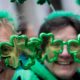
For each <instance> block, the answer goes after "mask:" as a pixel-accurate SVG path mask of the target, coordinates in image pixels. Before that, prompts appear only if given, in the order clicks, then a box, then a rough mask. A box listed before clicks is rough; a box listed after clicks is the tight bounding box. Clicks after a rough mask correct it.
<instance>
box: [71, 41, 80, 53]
mask: <svg viewBox="0 0 80 80" xmlns="http://www.w3.org/2000/svg"><path fill="white" fill-rule="evenodd" d="M79 48H80V46H79V44H78V42H71V43H70V51H71V52H76V51H78V50H79Z"/></svg>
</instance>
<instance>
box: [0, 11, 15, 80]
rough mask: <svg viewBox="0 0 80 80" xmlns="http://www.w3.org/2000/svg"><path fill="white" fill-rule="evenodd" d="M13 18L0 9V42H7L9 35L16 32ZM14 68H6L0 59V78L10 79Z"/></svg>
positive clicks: (2, 79) (3, 79)
mask: <svg viewBox="0 0 80 80" xmlns="http://www.w3.org/2000/svg"><path fill="white" fill-rule="evenodd" d="M15 25H16V23H15V21H14V18H12V17H11V15H10V14H9V13H8V12H7V11H5V10H4V11H2V10H0V42H6V41H7V42H9V38H10V36H11V35H14V34H16V31H15V28H14V27H13V26H15ZM13 73H14V70H13V69H11V68H7V67H6V66H5V64H4V61H3V60H2V59H1V60H0V80H11V78H12V75H13Z"/></svg>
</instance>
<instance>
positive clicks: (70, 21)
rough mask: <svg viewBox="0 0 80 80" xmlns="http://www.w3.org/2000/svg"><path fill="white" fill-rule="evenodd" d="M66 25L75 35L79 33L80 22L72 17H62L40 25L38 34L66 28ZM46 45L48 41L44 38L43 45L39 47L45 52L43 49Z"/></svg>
mask: <svg viewBox="0 0 80 80" xmlns="http://www.w3.org/2000/svg"><path fill="white" fill-rule="evenodd" d="M68 25H71V26H72V27H73V28H74V29H75V31H76V34H79V33H80V21H79V20H78V19H75V18H73V17H67V16H65V17H64V16H62V17H57V18H54V19H49V20H46V21H45V22H44V23H43V24H42V25H41V28H40V30H39V34H40V33H43V32H44V33H50V32H52V31H54V30H56V29H60V28H62V27H67V26H68ZM39 34H38V35H39ZM47 43H48V40H47V39H46V38H44V43H43V44H42V46H41V47H42V49H43V51H45V47H46V45H47Z"/></svg>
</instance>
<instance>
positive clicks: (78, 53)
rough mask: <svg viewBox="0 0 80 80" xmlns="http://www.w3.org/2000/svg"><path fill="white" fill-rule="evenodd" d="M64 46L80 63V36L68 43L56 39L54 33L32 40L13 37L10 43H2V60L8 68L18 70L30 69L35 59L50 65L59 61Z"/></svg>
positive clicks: (0, 46)
mask: <svg viewBox="0 0 80 80" xmlns="http://www.w3.org/2000/svg"><path fill="white" fill-rule="evenodd" d="M64 45H66V46H67V51H68V53H69V54H70V55H71V56H72V57H73V59H74V61H75V62H78V63H80V34H79V35H78V36H77V38H76V39H71V40H68V41H66V42H64V41H62V40H59V39H55V38H54V35H53V34H52V33H41V34H40V36H39V37H38V38H37V37H33V38H30V39H28V37H27V36H25V35H12V36H11V37H10V41H9V42H0V58H1V59H4V61H5V64H6V66H8V67H11V68H14V69H16V68H18V67H19V66H22V67H23V68H24V69H28V68H30V67H31V66H32V65H34V64H35V59H38V60H40V61H42V62H44V60H47V61H48V62H50V63H52V62H54V61H57V59H58V56H59V54H61V53H62V52H63V49H64ZM42 46H44V51H43V47H42ZM20 56H24V57H25V60H24V59H22V60H21V59H20ZM24 62H25V64H24Z"/></svg>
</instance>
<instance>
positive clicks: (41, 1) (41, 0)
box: [37, 0, 46, 5]
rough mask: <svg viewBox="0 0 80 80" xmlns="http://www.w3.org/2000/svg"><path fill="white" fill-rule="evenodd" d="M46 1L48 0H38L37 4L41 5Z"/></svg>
mask: <svg viewBox="0 0 80 80" xmlns="http://www.w3.org/2000/svg"><path fill="white" fill-rule="evenodd" d="M45 2H46V0H38V1H37V4H41V5H42V4H44V3H45Z"/></svg>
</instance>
